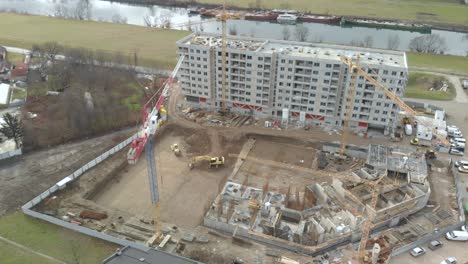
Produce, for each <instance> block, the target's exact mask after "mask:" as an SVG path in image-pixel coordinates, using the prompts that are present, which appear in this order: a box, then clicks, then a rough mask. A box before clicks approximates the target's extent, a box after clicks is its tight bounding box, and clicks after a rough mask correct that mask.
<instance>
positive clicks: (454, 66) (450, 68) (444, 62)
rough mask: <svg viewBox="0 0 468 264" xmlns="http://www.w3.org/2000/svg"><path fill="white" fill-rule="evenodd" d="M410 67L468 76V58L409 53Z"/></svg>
mask: <svg viewBox="0 0 468 264" xmlns="http://www.w3.org/2000/svg"><path fill="white" fill-rule="evenodd" d="M406 54H407V56H408V57H407V58H408V65H409V67H410V68H411V67H423V68H430V69H431V71H435V72H443V73H455V74H460V75H466V76H468V57H460V56H450V55H434V54H422V53H414V52H408V53H406Z"/></svg>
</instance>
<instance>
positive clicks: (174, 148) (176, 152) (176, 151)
mask: <svg viewBox="0 0 468 264" xmlns="http://www.w3.org/2000/svg"><path fill="white" fill-rule="evenodd" d="M171 150H172V152H174V155H176V156H180V148H179V144H177V143H175V144H172V145H171Z"/></svg>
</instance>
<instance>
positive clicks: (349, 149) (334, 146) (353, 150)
mask: <svg viewBox="0 0 468 264" xmlns="http://www.w3.org/2000/svg"><path fill="white" fill-rule="evenodd" d="M340 147H341V146H340V143H339V142H329V143H325V144H323V147H322V150H323V151H325V152H330V153H336V152H339V151H340ZM345 153H346V155H348V156H351V157H356V158H360V159H367V148H363V147H358V146H354V145H346V148H345Z"/></svg>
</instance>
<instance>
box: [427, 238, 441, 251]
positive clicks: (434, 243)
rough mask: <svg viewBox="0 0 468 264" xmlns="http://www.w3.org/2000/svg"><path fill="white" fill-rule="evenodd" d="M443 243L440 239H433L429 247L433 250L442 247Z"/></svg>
mask: <svg viewBox="0 0 468 264" xmlns="http://www.w3.org/2000/svg"><path fill="white" fill-rule="evenodd" d="M442 245H443V244H442V243H440V241H439V240H432V241H431V242H430V243H429V248H430V249H431V250H436V249H438V248H441V247H442Z"/></svg>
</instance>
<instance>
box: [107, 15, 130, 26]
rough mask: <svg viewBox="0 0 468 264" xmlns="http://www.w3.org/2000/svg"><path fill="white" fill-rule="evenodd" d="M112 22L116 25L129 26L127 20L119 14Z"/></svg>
mask: <svg viewBox="0 0 468 264" xmlns="http://www.w3.org/2000/svg"><path fill="white" fill-rule="evenodd" d="M111 21H112V23H115V24H127V18H126V17H124V16H121V15H120V14H119V13H116V14H114V15H113V16H112V18H111Z"/></svg>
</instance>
